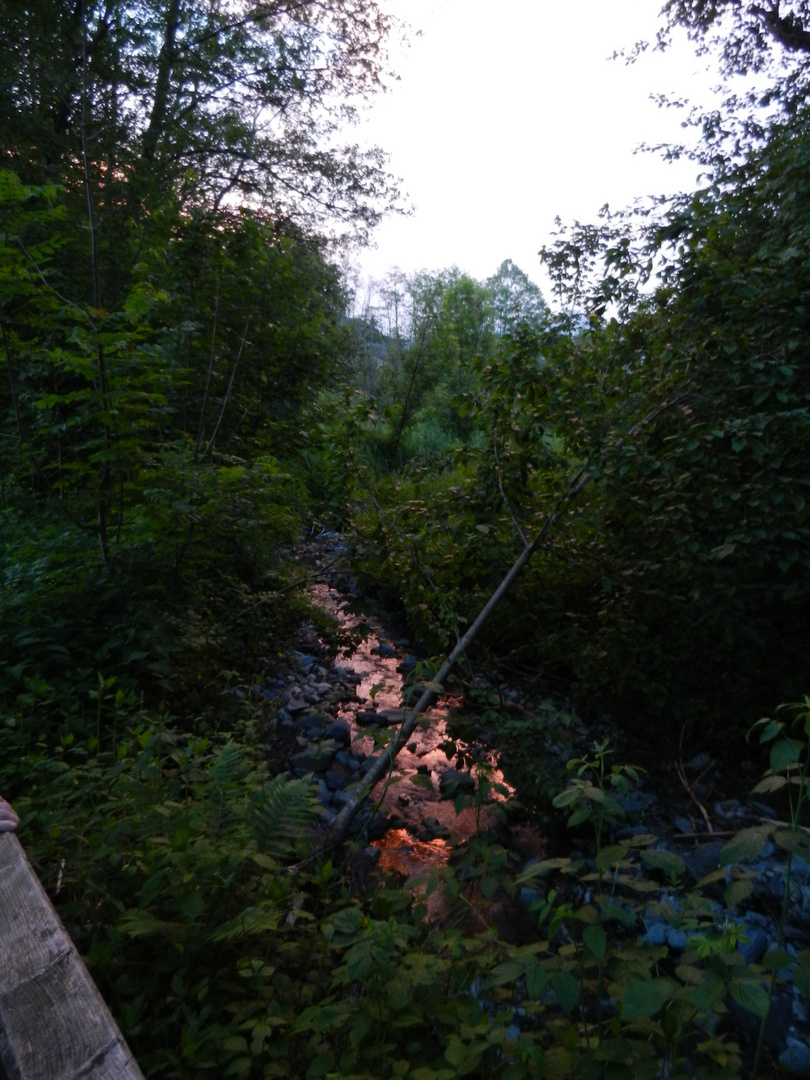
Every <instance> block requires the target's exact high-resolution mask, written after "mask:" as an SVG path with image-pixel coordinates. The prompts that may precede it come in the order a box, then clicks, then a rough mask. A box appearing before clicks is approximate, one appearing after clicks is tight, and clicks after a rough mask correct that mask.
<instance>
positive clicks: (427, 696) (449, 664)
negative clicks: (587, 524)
mask: <svg viewBox="0 0 810 1080" xmlns="http://www.w3.org/2000/svg"><path fill="white" fill-rule="evenodd" d="M686 396H687V393H686V392H684V393H681V394H679V395H677V396H676V397H675V398H673V399H672V400H670V401H667V402H665V403H664V404H663V405H661V406H658V407H657V408H655V409H653V410H652V411H651V412H650V413H648V414H647V416H645V417H644V419H643V420H641V421H639V423H638V424H636V425H635V427H634V428H632V429H631V431H630V432H629V434H628V436H627V437H626V438H623V439H619V440H618V441H617V442H616V443H614V444H613V446H612V447H611V449H612V450H614V451H615V450H619V449H621V447H622V446H623V445H624V443H625V442H627V439H629V438H632V437H633V435H635V434H637V433H638V432H639V431H641V430H642V429H643V428H645V427H646V426H647V425H648V424H651V423H652V422H653V420H655V419H656V417H658V416H660V414H661V413H662V412H664V410H666V409H669V408H672V406H674V405H676V404H677V403H678V402H680V401H682V400H683V399H684V398H685V397H686ZM606 459H607V454H606V453H605V454H603V455H602V456H601V457H600V459H599V461H598V462H597V464H596V465H592V466H585V467H583V468H582V469H581V470H580V471H579V472H578V473H577V475H576V476H575V477H574V478H573V480H572V481H571V483H570V484H569V485H568V489H567V490H566V492H565V494H564V495H563V496H562V497H561V498H560V500H559V502H558V503H557V505H556V507H555V508H554V510H553V511H552V513H551V514H549V516H548V517H547V518H546V520H545V522H544V524H543V527H542V529H541V530H540V532H539V533H538V534H537V536H536V537H535V538H534V540H532V541H531V543H527V544H525V546H524V548H523V551H521V553H520V555H519V556H518V557H517V559H516V560H515V562H514V563H513V564H512V567H511V569H510V570H509V572H508V573H507V574H506V576H505V577H504V579H503V581H501V583H500V585H499V586H498V587H497V589H496V590H495V592H493V593H492V595H491V596H490V598H489V600H487V602H486V604H485V605H484V607H483V608H482V609H481V611H480V612H479V614H478V617H477V618H476V620H475V622H473V624H472V625H471V626H470V628H469V629H468V630H467V632H466V633H465V634H464V635H463V636H462V637H461V638H459V641H458V643H457V644H456V647H455V648H454V649H453V651H452V652H451V653H450V655H449V656H448V657H447V659H446V660H445V662H444V663H443V664H442V666H441V668H440V669H439V671H438V672H437V673H436V677H435V679H434V680H433V685H434V687H435V686H438V687H441V686H442V685H443V684H444V681H445V679H446V678H447V676H448V675H449V674H450V672H451V671H452V670H453V668H454V667H455V665H456V661H457V660H458V659H459V658H460V657H461V656H462V655H463V654H464V653H465V652H466V650H467V649H468V648H469V647H470V645H472V643H473V642H474V641H475V639H476V637H477V636H478V634H479V632H480V630H481V628H482V627H483V625H484V623H486V621H487V619H488V618H489V617H490V615H491V614H492V612H493V611H494V610H495V608H496V607H497V606H498V604H499V603H500V602H501V600H502V599H503V598H504V596H505V595H506V593H507V592H508V591H509V588H510V586H511V585H512V583H513V582H514V580H515V578H516V577H517V576H518V575H519V574H520V572H521V571H522V570H523V568H524V566H526V564H527V563H528V562H529V560H530V559H531V557H532V555H533V554H534V553H535V551H536V550H537V548H538V547H539V546H540V544H541V543H542V542H543V540H544V539H545V537H546V535H547V534H548V533H549V531H550V530H551V529H552V528H553V527H554V525H555V524H556V523H557V521H559V519H560V517H561V516H562V514H563V512H564V511H565V508H566V507H567V506H568V505H569V504H570V503H572V502H573V501H574V500H575V499H576V498H577V496H578V495H579V493H580V492H581V491H582V489H583V488H584V487H586V486H587V485H588V483H590V481H591V480H592V479H593V478H594V477H595V476H596V475H597V474H598V473H599V472H600V471H601V469H602V467H603V465H604V463H605V461H606ZM436 693H437V691H436V689H430V688H428V687H426V688H425V689H424V690H423V692H422V695H421V697H420V698H419V700H418V701H417V703H416V705H415V706H414V707H413V708H412V709H411V710H410V712H408V714H407V715H406V717H405V719H404V720H403V722H402V725H401V727H400V728H399V730H398V732H397V733H396V735H395V736H394V738H393V739H392V740H391V742H389V743H388V745H387V746H386V747H385V749H384V750H383V751H381V753H380V756H379V757H378V758H377V760H376V761H375V763H374V765H372V767H371V768H370V769H369V771H368V772H367V773H366V775H365V777H364V778H363V780H361V781H360V783H359V784H358V785H357V787H356V788H355V789H354V790H353V792H352V794H351V797H350V798H349V799H348V801H347V802H346V805H345V806H344V807H343V809H342V810H341V811H340V813H339V814H338V816H337V817H336V818H335V820H334V822H333V823H332V827H331V829H330V830H329V833H328V836H327V841H328V842H333V843H338V844H339V843H342V842H343V841H344V840H345V839H346V836H347V834H348V832H349V828H350V826H351V823H352V821H353V819H354V817H355V815H356V814H357V812H358V810H359V809H360V807H361V805H362V804H363V802H365V800H366V798H367V797H368V795H369V794H370V792H371V791H372V789H373V788H374V786H375V785H376V784H378V783H379V781H380V780H382V779H383V777H384V776H385V775H386V774H387V773H389V772H390V770H391V768H392V767H393V764H394V761H395V760H396V757H397V755H398V754H399V752H400V750H401V749H402V748H403V746H405V745H406V744H407V742H408V740H409V739H410V737H411V735H412V734H413V732H414V731H415V730H416V726H417V724H418V723H419V718H420V717H421V715H422V714H423V713H424V712H425V710H426V709H427V708H428V706H429V705H430V703H431V702H432V701H433V699H434V698H435V697H436Z"/></svg>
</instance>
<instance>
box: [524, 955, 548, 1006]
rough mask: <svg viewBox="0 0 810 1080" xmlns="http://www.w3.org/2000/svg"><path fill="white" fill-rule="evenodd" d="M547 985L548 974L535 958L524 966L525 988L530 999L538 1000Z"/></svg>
mask: <svg viewBox="0 0 810 1080" xmlns="http://www.w3.org/2000/svg"><path fill="white" fill-rule="evenodd" d="M547 986H548V976H547V975H546V973H545V971H543V969H542V968H541V967H540V965H539V964H538V963H537V961H536V960H535V961H534V963H533V964H529V965H528V966H527V968H526V990H527V991H528V994H529V997H530V998H531V999H532V1001H539V1000H540V998H541V997H542V996H543V994H544V993H545V991H546V987H547Z"/></svg>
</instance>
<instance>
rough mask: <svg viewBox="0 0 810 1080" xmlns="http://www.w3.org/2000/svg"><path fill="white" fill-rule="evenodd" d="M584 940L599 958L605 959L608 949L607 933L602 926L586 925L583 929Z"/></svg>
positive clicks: (589, 949)
mask: <svg viewBox="0 0 810 1080" xmlns="http://www.w3.org/2000/svg"><path fill="white" fill-rule="evenodd" d="M582 940H583V942H584V943H585V946H586V948H587V949H588V951H589V952H591V953H593V955H594V956H595V957H596V959H597V960H604V958H605V953H606V951H607V934H606V933H605V931H604V930H603V929H602V927H601V926H596V925H594V926H586V927H585V929H584V930H583V931H582Z"/></svg>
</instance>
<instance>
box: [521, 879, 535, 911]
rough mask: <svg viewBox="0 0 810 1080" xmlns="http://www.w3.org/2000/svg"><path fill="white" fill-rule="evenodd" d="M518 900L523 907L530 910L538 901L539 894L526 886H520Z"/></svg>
mask: <svg viewBox="0 0 810 1080" xmlns="http://www.w3.org/2000/svg"><path fill="white" fill-rule="evenodd" d="M518 899H519V900H520V903H521V905H522V906H523V907H525V908H530V907H531V906H532V904H536V903H537V901H538V900H539V899H540V893H539V892H538V891H537V889H530V888H529V886H528V885H521V887H520V892H519V893H518Z"/></svg>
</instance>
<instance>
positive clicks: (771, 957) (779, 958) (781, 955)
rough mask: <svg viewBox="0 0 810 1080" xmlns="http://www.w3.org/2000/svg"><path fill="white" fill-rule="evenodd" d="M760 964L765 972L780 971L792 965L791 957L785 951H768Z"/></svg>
mask: <svg viewBox="0 0 810 1080" xmlns="http://www.w3.org/2000/svg"><path fill="white" fill-rule="evenodd" d="M760 963H761V964H762V966H763V967H764V968H765V970H766V971H781V970H782V968H789V967H790V966H791V965H792V964H793V957H792V956H791V955H790V953H789V952H788V951H787V949H768V951H767V952H766V953H765V955H764V956H763V957H762V959H761V960H760ZM794 981H795V980H794ZM797 985H798V984H797Z"/></svg>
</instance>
